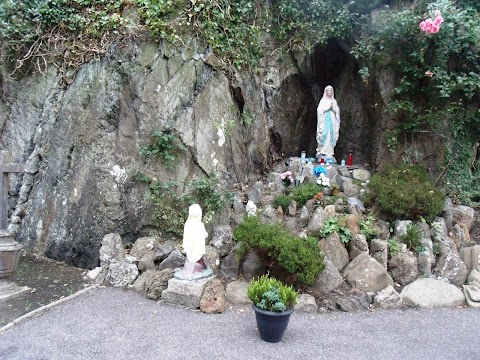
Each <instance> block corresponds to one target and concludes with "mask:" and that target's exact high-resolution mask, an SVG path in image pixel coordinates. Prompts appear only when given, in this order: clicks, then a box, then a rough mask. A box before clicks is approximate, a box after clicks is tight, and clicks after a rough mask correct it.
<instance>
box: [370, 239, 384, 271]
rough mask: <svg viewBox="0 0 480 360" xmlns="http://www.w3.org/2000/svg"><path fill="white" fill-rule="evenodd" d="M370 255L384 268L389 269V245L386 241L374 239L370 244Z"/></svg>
mask: <svg viewBox="0 0 480 360" xmlns="http://www.w3.org/2000/svg"><path fill="white" fill-rule="evenodd" d="M370 255H371V256H372V258H374V259H375V260H377V261H378V262H379V263H380V264H381V265H383V267H384V268H385V269H386V268H387V261H388V243H387V241H386V240H380V239H373V240H372V241H371V242H370Z"/></svg>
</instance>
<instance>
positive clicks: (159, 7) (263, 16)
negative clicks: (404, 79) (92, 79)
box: [0, 0, 378, 70]
mask: <svg viewBox="0 0 480 360" xmlns="http://www.w3.org/2000/svg"><path fill="white" fill-rule="evenodd" d="M376 2H378V1H376ZM361 3H362V4H363V9H362V11H367V10H368V9H369V8H372V7H373V6H374V5H375V4H373V3H370V4H367V2H361ZM358 9H359V8H358V7H357V6H355V5H354V4H352V3H351V2H349V1H342V2H338V1H335V0H322V1H320V0H314V1H307V0H267V1H260V0H190V1H185V0H112V1H105V0H42V1H33V0H15V1H14V0H5V1H3V2H2V3H1V4H0V34H1V36H2V39H3V41H4V44H5V48H4V50H5V54H7V55H8V57H9V59H10V61H13V62H15V61H16V60H18V62H17V64H16V66H15V68H16V70H18V69H21V68H22V67H23V66H24V65H26V62H28V61H29V60H31V61H32V63H33V64H34V66H35V67H36V68H37V70H42V68H43V69H44V68H45V66H46V65H47V64H48V63H51V62H55V61H57V62H58V63H60V62H65V63H66V64H69V66H73V67H78V65H79V64H81V63H82V62H85V61H89V60H91V59H95V58H98V56H99V55H102V54H104V53H105V52H106V49H107V48H108V46H109V45H110V44H111V43H112V42H113V41H118V40H121V39H122V38H124V37H128V36H131V35H135V34H137V33H140V32H143V31H145V30H148V32H149V34H150V35H151V37H152V38H153V39H156V40H166V41H169V42H172V43H183V44H184V43H186V42H187V39H188V38H189V37H191V36H192V34H196V36H197V37H199V38H200V39H201V40H202V41H203V42H205V43H206V44H208V45H209V47H210V48H211V50H212V52H213V54H214V55H215V56H216V57H217V59H218V60H219V61H220V62H223V63H224V64H225V65H228V66H229V65H231V66H234V67H236V68H237V69H245V68H253V67H255V66H256V65H257V64H258V62H259V60H260V59H261V58H262V57H263V56H264V49H265V40H272V41H273V42H274V43H275V44H274V47H277V48H283V49H285V50H295V51H305V50H306V51H310V50H312V49H313V47H314V46H315V45H316V44H325V42H326V41H327V40H328V39H329V38H332V37H337V38H344V37H346V36H348V35H349V34H350V33H351V31H352V28H353V24H354V23H355V22H356V21H357V20H358V19H360V15H359V14H358V13H357V11H358ZM137 19H138V20H139V21H140V23H138V21H137ZM265 34H271V35H272V36H268V35H267V37H266V36H265ZM58 60H60V61H58Z"/></svg>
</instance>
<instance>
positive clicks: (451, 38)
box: [353, 0, 480, 202]
mask: <svg viewBox="0 0 480 360" xmlns="http://www.w3.org/2000/svg"><path fill="white" fill-rule="evenodd" d="M479 29H480V16H479V14H478V10H477V9H476V8H474V7H473V6H470V5H469V3H468V2H464V3H459V2H453V1H449V0H438V1H435V2H432V3H427V2H426V1H416V2H414V4H413V5H412V6H411V7H408V8H405V9H403V10H401V11H398V10H396V11H392V10H391V9H385V10H383V11H380V13H379V14H378V15H377V20H376V21H375V22H374V23H373V24H372V25H371V26H369V27H366V28H365V29H364V34H366V36H364V37H363V38H362V39H361V41H359V43H358V45H357V46H356V48H355V49H354V50H353V54H354V56H355V57H357V58H358V59H359V60H360V61H363V62H364V64H365V67H364V68H363V69H362V71H361V73H360V74H361V75H362V76H363V77H364V80H365V81H368V78H369V76H370V74H374V73H377V72H378V71H380V70H381V69H385V68H388V69H393V70H394V72H395V74H396V75H397V79H396V83H395V88H394V89H393V96H392V99H391V100H390V101H389V104H388V110H389V111H390V114H391V115H392V117H393V118H394V119H395V120H396V123H397V124H398V125H397V127H396V128H395V129H390V134H391V135H392V134H393V135H395V136H398V137H397V138H396V139H393V138H391V137H390V138H389V139H388V141H389V142H388V144H387V145H388V146H390V147H391V146H392V145H393V146H394V145H395V144H397V143H398V139H399V137H400V135H402V134H406V133H410V134H414V133H416V132H431V133H433V134H437V135H438V136H440V137H441V138H442V139H444V140H445V139H447V140H448V144H449V146H448V147H449V149H450V151H449V152H448V153H447V158H446V163H445V164H443V169H444V171H443V172H442V173H441V177H440V178H438V180H439V181H440V180H443V184H444V185H445V187H446V188H447V190H449V195H451V196H454V197H455V198H457V199H458V200H462V201H467V202H468V201H472V200H473V201H478V200H480V199H479V198H478V194H476V193H475V191H472V189H473V188H475V185H476V184H477V185H476V187H478V183H479V179H480V172H479V170H478V167H477V166H472V152H473V154H474V153H475V147H476V146H478V142H479V140H480V130H479V129H480V111H479V105H480V96H479V95H480V62H479V61H478V59H479V57H480V54H479V44H480V30H479ZM467 149H468V150H467ZM467 153H469V156H470V161H468V159H467V158H468V155H467V156H466V154H467Z"/></svg>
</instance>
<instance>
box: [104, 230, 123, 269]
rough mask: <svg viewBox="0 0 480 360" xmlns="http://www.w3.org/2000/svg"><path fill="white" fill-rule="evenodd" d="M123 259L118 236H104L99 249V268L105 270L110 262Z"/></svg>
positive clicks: (120, 240) (114, 234)
mask: <svg viewBox="0 0 480 360" xmlns="http://www.w3.org/2000/svg"><path fill="white" fill-rule="evenodd" d="M124 257H125V250H124V248H123V244H122V238H121V237H120V235H119V234H116V233H110V234H107V235H105V236H104V237H103V239H102V246H101V247H100V266H101V267H103V268H106V267H108V265H109V264H110V263H111V262H112V261H120V260H123V259H124Z"/></svg>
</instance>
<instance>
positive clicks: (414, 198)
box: [368, 164, 445, 221]
mask: <svg viewBox="0 0 480 360" xmlns="http://www.w3.org/2000/svg"><path fill="white" fill-rule="evenodd" d="M368 200H369V202H372V203H373V204H374V205H375V206H376V207H377V209H378V211H379V212H380V213H381V214H382V215H383V216H384V217H385V218H387V219H388V220H396V219H412V220H417V219H420V217H423V218H425V219H426V220H427V221H431V220H433V218H434V217H435V216H436V215H438V214H439V213H440V212H441V211H442V209H443V205H444V203H445V196H444V195H443V193H442V191H441V190H440V189H439V188H438V187H437V186H435V184H434V183H433V182H432V181H431V180H430V179H429V175H428V174H427V172H426V171H425V170H424V169H423V168H422V167H420V166H418V165H414V166H411V165H407V164H402V165H400V166H398V167H395V166H393V165H388V166H385V167H384V168H383V169H382V170H381V171H380V172H378V173H376V174H374V175H373V176H372V179H371V182H370V192H369V199H368Z"/></svg>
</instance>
